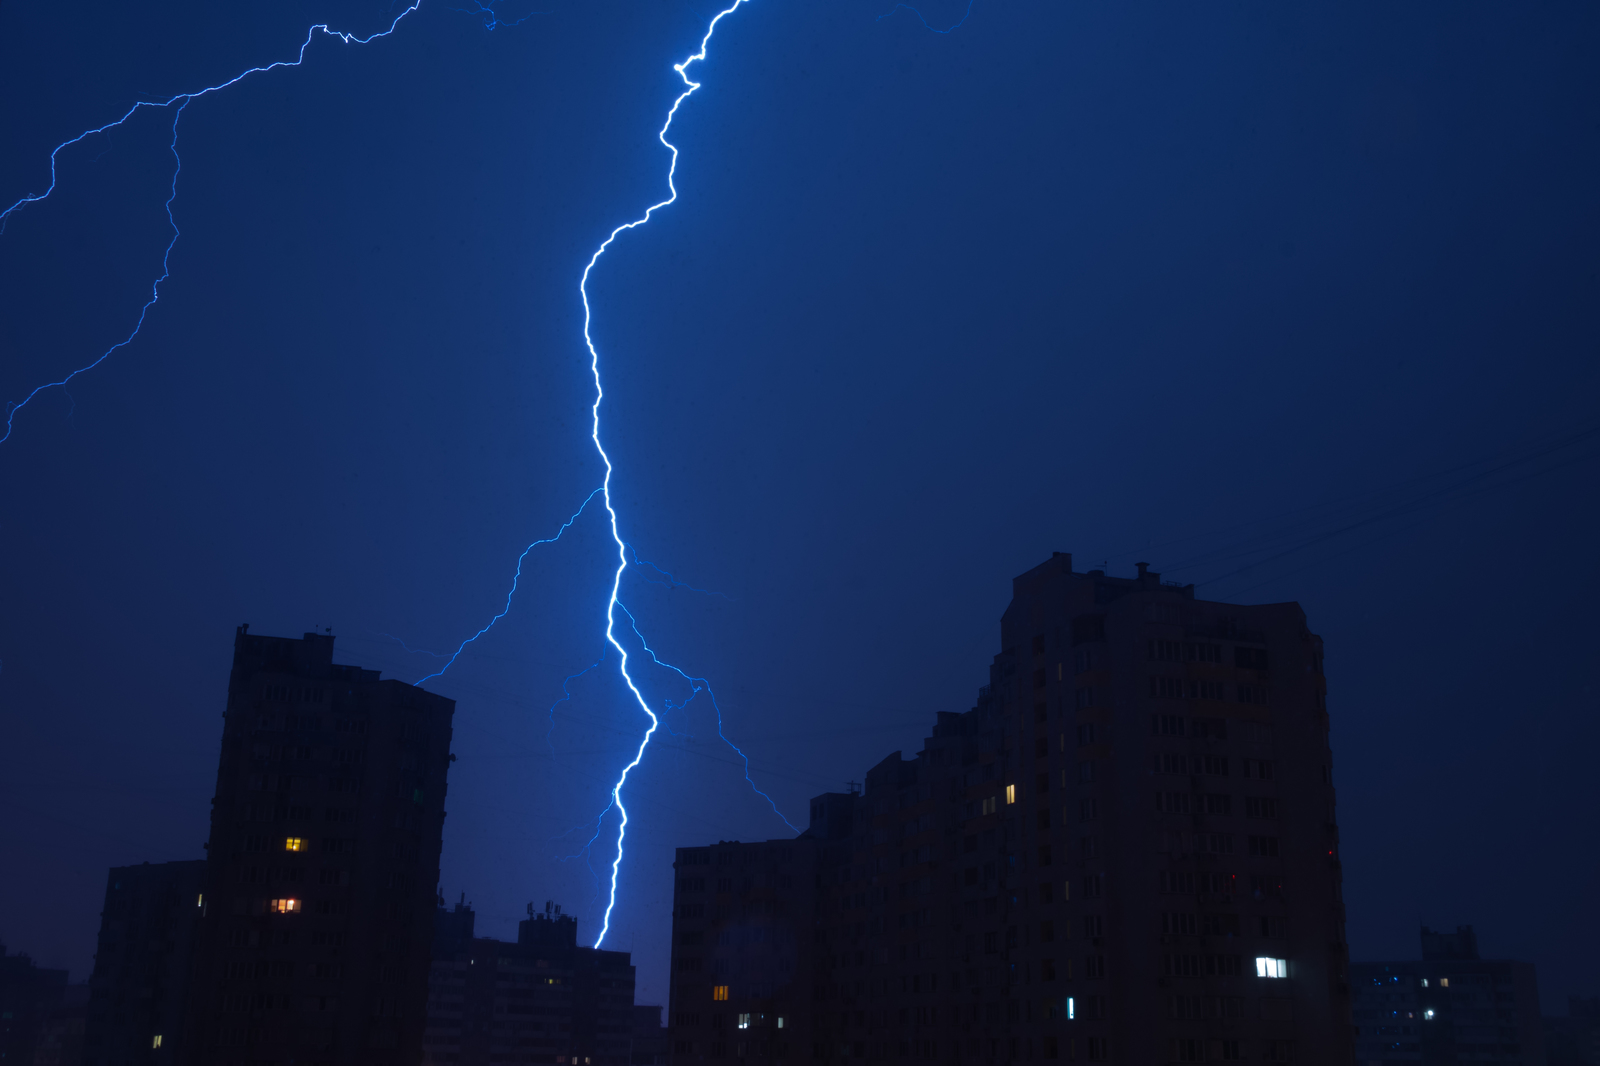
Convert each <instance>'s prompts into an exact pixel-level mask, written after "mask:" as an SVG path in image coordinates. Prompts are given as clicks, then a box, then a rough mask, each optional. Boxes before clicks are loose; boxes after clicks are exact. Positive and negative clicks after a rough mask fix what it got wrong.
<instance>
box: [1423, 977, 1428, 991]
mask: <svg viewBox="0 0 1600 1066" xmlns="http://www.w3.org/2000/svg"><path fill="white" fill-rule="evenodd" d="M1422 987H1423V988H1427V987H1428V979H1427V978H1426V977H1424V978H1423V979H1422Z"/></svg>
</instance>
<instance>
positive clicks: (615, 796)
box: [578, 0, 788, 948]
mask: <svg viewBox="0 0 1600 1066" xmlns="http://www.w3.org/2000/svg"><path fill="white" fill-rule="evenodd" d="M746 2H747V0H733V3H731V4H729V5H728V6H727V7H725V8H723V9H722V10H721V11H719V12H717V14H716V15H715V16H714V17H713V18H712V19H711V23H710V25H708V26H707V27H706V35H705V36H704V37H702V38H701V39H700V50H699V51H697V52H695V53H694V54H693V55H691V56H689V58H687V59H685V60H684V61H683V62H681V63H678V64H676V65H674V67H673V68H672V69H673V70H675V71H677V73H678V77H680V78H682V79H683V84H684V90H683V91H682V92H681V93H679V94H678V96H677V98H676V99H675V100H673V101H672V106H671V107H670V108H669V109H668V110H667V119H666V121H665V122H664V123H663V124H662V126H661V132H660V133H658V134H656V139H657V140H659V141H660V142H661V143H662V144H663V145H664V146H666V149H667V151H669V152H671V153H672V161H671V163H670V164H669V165H668V167H667V193H668V195H667V198H666V199H665V200H662V201H661V202H659V203H656V204H652V205H650V207H648V208H646V210H645V212H644V214H643V215H642V216H640V217H639V218H637V219H635V220H634V221H632V222H624V223H623V224H622V225H620V226H618V227H617V228H616V229H614V230H612V231H611V233H610V235H609V236H607V237H606V239H605V240H604V241H602V242H601V243H600V247H598V248H596V249H595V251H594V255H592V256H590V257H589V263H588V265H587V266H585V267H584V268H583V277H582V279H581V280H580V281H579V282H578V294H579V296H581V297H582V298H583V342H584V344H585V345H586V346H587V347H588V349H589V369H590V371H591V372H592V373H593V374H594V407H593V408H592V409H591V414H592V416H593V421H592V428H591V431H590V434H589V436H590V439H591V440H593V441H594V450H595V451H596V452H597V453H599V455H600V461H601V462H602V463H604V464H605V470H606V473H605V479H604V480H603V481H602V482H601V483H600V489H601V493H602V498H603V500H604V502H605V508H606V516H607V517H608V518H609V519H610V524H611V539H612V541H613V542H614V543H615V544H616V546H617V569H616V570H615V571H614V572H613V573H612V575H611V596H610V598H609V599H607V601H606V641H607V643H609V644H610V645H611V646H612V647H614V648H616V649H617V654H618V656H619V657H620V659H619V663H618V668H619V669H620V670H621V672H622V679H623V680H624V681H625V682H627V685H628V691H630V692H632V693H633V698H634V700H635V701H636V702H637V703H638V704H639V709H640V710H641V711H643V712H644V714H645V716H646V717H647V718H649V719H650V728H648V729H646V730H645V732H644V736H643V737H642V738H641V739H640V740H639V747H638V750H637V751H635V752H634V755H633V759H632V761H631V762H629V763H628V764H627V765H626V766H624V767H623V768H622V773H621V775H620V776H619V777H618V778H617V783H616V784H615V785H613V786H612V787H611V801H612V803H613V804H615V806H616V808H617V813H618V814H619V816H620V817H619V820H618V823H617V855H616V858H615V859H613V860H612V861H611V889H610V892H609V893H608V895H607V897H606V910H605V915H604V917H603V918H602V919H601V922H600V934H599V935H598V936H597V937H595V940H594V946H595V947H597V948H598V947H599V946H600V945H601V943H603V942H604V941H605V938H606V933H608V932H609V931H610V929H611V912H612V910H613V909H614V908H615V907H616V905H617V877H618V875H619V873H620V871H621V869H622V855H623V842H624V840H625V839H626V838H627V835H628V808H627V806H626V804H624V803H623V802H622V790H623V788H624V787H625V786H626V785H627V783H628V775H629V774H630V773H632V772H633V769H634V767H636V766H638V765H639V763H640V761H641V760H642V759H643V758H644V750H645V748H647V747H648V746H649V745H650V738H651V737H652V736H654V735H655V732H656V729H657V728H658V727H659V726H660V725H661V720H660V719H659V718H658V717H656V713H655V712H654V711H652V710H651V709H650V705H649V703H648V702H646V700H645V698H644V694H643V693H641V692H640V691H639V686H638V685H637V684H636V683H635V682H634V679H633V675H632V674H630V673H629V672H628V650H627V649H626V648H624V647H623V646H622V642H621V641H619V640H618V639H617V633H616V629H617V611H618V610H619V609H620V610H622V612H623V613H624V614H627V610H626V608H623V607H622V606H621V604H620V602H619V601H618V596H619V593H620V591H621V587H622V575H623V573H624V572H626V571H627V569H628V546H627V544H626V543H624V541H623V539H622V533H621V532H620V530H619V529H618V519H617V511H616V508H615V507H613V506H612V503H611V474H612V466H611V457H610V456H609V455H607V454H606V449H605V446H604V445H603V444H601V443H600V405H601V403H602V402H603V401H604V400H605V388H604V386H603V385H602V384H601V382H600V351H599V349H597V348H596V347H595V343H594V336H593V334H592V333H591V332H590V325H591V324H592V322H593V320H594V313H593V311H592V309H591V308H590V306H589V276H590V275H591V274H592V273H594V268H595V264H596V263H598V262H600V257H601V256H603V255H605V254H606V252H607V250H609V249H610V247H611V245H612V244H613V243H615V241H616V239H617V238H618V237H619V236H621V235H622V234H623V233H626V232H627V231H628V230H633V229H638V228H639V227H640V226H643V225H645V224H646V223H647V222H649V221H650V219H651V218H652V217H653V216H654V215H655V213H656V212H657V211H659V210H661V209H662V208H664V207H669V206H671V205H672V204H673V203H674V202H675V201H676V200H677V199H678V187H677V185H676V184H675V183H674V181H673V179H674V178H675V177H676V175H677V172H678V148H677V146H676V145H674V144H673V143H672V142H671V141H669V140H667V131H668V130H670V129H672V120H673V119H674V118H676V117H677V115H678V108H680V107H682V106H683V102H684V101H685V100H687V99H689V97H691V96H693V95H694V93H695V90H697V89H699V88H700V83H699V82H697V81H695V80H693V79H692V78H690V77H689V68H690V67H691V66H693V65H694V64H696V63H702V62H704V61H705V58H706V50H707V49H708V48H709V47H710V45H711V37H712V35H713V34H715V33H716V32H717V24H718V23H720V22H721V21H722V20H723V19H725V18H727V17H728V16H729V15H731V14H733V13H734V12H735V11H737V10H739V8H740V7H742V6H743V5H744V4H745V3H746ZM628 618H629V622H630V623H631V622H632V619H633V616H632V615H629V616H628ZM632 628H633V629H634V632H635V633H638V629H637V627H632ZM641 643H642V638H641ZM645 647H646V651H647V652H648V651H649V648H648V646H647V645H646V646H645ZM650 657H651V659H652V660H654V661H656V662H658V663H660V660H659V659H656V657H655V654H654V653H653V652H651V653H650ZM661 665H663V666H666V665H667V664H666V663H661ZM670 669H673V670H677V667H670ZM677 672H678V673H679V674H680V675H681V676H683V677H686V678H687V677H688V676H689V675H687V674H685V673H684V672H683V671H681V670H678V671H677ZM719 718H720V712H719ZM718 732H719V733H720V732H721V725H720V722H719V725H718ZM735 750H737V749H735ZM741 754H742V753H741ZM748 777H749V772H748V769H747V770H746V779H748ZM751 787H752V788H754V787H755V786H754V784H752V785H751ZM768 802H769V803H770V802H771V799H770V798H769V799H768ZM773 810H775V811H776V810H777V805H776V804H773ZM779 817H782V814H781V813H780V814H779ZM784 822H785V823H786V824H787V823H788V819H787V818H785V819H784Z"/></svg>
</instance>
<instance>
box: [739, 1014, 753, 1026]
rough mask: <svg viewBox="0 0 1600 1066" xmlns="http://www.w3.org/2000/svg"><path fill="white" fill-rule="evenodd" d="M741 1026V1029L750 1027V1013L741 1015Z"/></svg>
mask: <svg viewBox="0 0 1600 1066" xmlns="http://www.w3.org/2000/svg"><path fill="white" fill-rule="evenodd" d="M739 1028H741V1029H748V1028H750V1015H748V1014H741V1015H739Z"/></svg>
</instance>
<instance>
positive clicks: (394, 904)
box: [180, 626, 455, 1066]
mask: <svg viewBox="0 0 1600 1066" xmlns="http://www.w3.org/2000/svg"><path fill="white" fill-rule="evenodd" d="M454 711H455V704H454V702H453V701H451V700H447V699H445V698H443V697H441V696H437V695H434V694H432V693H429V692H425V691H423V690H422V689H419V688H416V687H415V686H412V685H408V684H406V683H405V682H402V681H393V680H388V681H385V680H380V679H379V677H378V673H377V672H376V671H373V670H363V669H361V668H360V667H357V666H341V665H336V664H335V663H334V662H333V637H331V636H325V635H322V634H318V633H307V634H305V637H304V638H303V639H301V640H291V639H286V638H279V637H262V636H253V635H251V634H250V633H249V632H248V627H246V626H241V627H239V630H238V633H237V635H236V636H235V639H234V654H233V672H232V675H231V676H230V678H229V681H228V703H227V711H226V714H225V715H224V725H223V730H222V755H221V759H220V760H219V764H218V769H217V793H216V797H215V798H214V799H213V801H212V803H213V807H212V815H211V839H210V843H209V844H208V845H207V848H208V852H207V860H206V873H205V883H204V887H203V889H202V893H201V894H202V896H203V907H202V918H201V926H200V930H199V934H198V936H197V946H196V953H195V968H194V971H193V980H192V983H191V990H192V993H193V994H192V995H191V996H190V1000H189V1007H188V1010H187V1018H186V1027H185V1032H184V1047H183V1048H182V1049H181V1050H180V1056H182V1061H184V1062H185V1063H189V1064H198V1063H205V1064H206V1066H232V1064H245V1063H249V1064H252V1066H254V1064H259V1063H265V1062H274V1063H282V1064H284V1066H287V1064H289V1063H291V1062H292V1063H301V1064H310V1066H332V1064H336V1063H337V1064H345V1063H360V1064H362V1066H411V1064H413V1063H416V1062H418V1061H419V1060H420V1059H421V1057H422V1031H423V1023H424V1014H425V1011H426V1006H427V995H428V958H429V951H430V949H431V944H432V940H433V921H434V908H435V898H436V897H435V892H436V886H437V884H438V876H439V851H440V845H441V840H442V838H443V828H444V797H445V778H446V771H447V770H448V768H449V763H450V759H451V755H450V732H451V730H450V722H451V716H452V714H453V713H454Z"/></svg>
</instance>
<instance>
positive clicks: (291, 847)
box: [283, 837, 306, 851]
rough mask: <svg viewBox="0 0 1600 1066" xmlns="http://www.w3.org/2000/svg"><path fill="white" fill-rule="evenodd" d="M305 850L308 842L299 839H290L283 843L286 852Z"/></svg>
mask: <svg viewBox="0 0 1600 1066" xmlns="http://www.w3.org/2000/svg"><path fill="white" fill-rule="evenodd" d="M305 848H306V842H305V841H304V840H301V839H300V838H299V837H290V838H289V839H288V840H285V841H284V842H283V850H284V851H304V850H305Z"/></svg>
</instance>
